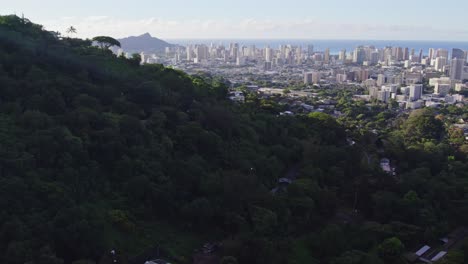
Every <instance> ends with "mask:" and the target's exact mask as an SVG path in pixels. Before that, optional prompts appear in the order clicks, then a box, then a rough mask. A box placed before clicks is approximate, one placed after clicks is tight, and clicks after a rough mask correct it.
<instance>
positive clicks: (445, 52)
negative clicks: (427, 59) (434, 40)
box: [437, 49, 449, 58]
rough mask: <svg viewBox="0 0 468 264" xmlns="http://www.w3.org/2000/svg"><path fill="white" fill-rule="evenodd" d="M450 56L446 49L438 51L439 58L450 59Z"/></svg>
mask: <svg viewBox="0 0 468 264" xmlns="http://www.w3.org/2000/svg"><path fill="white" fill-rule="evenodd" d="M448 54H449V52H448V50H446V49H438V50H437V57H444V58H448V57H449V56H448Z"/></svg>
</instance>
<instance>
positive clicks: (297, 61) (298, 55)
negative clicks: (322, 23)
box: [296, 46, 302, 65]
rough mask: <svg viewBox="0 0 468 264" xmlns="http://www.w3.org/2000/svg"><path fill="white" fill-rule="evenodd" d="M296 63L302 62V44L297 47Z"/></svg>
mask: <svg viewBox="0 0 468 264" xmlns="http://www.w3.org/2000/svg"><path fill="white" fill-rule="evenodd" d="M296 64H298V65H299V64H302V48H301V47H300V46H299V47H297V48H296Z"/></svg>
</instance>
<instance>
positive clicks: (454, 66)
mask: <svg viewBox="0 0 468 264" xmlns="http://www.w3.org/2000/svg"><path fill="white" fill-rule="evenodd" d="M464 65H465V62H464V60H463V58H462V59H458V58H455V59H453V60H452V63H451V64H450V79H452V80H461V79H462V71H463V66H464Z"/></svg>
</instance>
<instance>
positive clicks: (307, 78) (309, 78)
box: [304, 72, 312, 84]
mask: <svg viewBox="0 0 468 264" xmlns="http://www.w3.org/2000/svg"><path fill="white" fill-rule="evenodd" d="M304 84H312V73H311V72H306V73H304Z"/></svg>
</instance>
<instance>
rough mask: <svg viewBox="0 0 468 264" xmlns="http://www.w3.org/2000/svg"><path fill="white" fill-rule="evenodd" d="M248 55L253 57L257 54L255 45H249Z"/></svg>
mask: <svg viewBox="0 0 468 264" xmlns="http://www.w3.org/2000/svg"><path fill="white" fill-rule="evenodd" d="M249 49H250V55H249V56H251V57H252V58H255V57H256V55H257V48H256V47H255V45H250V48H249Z"/></svg>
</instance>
